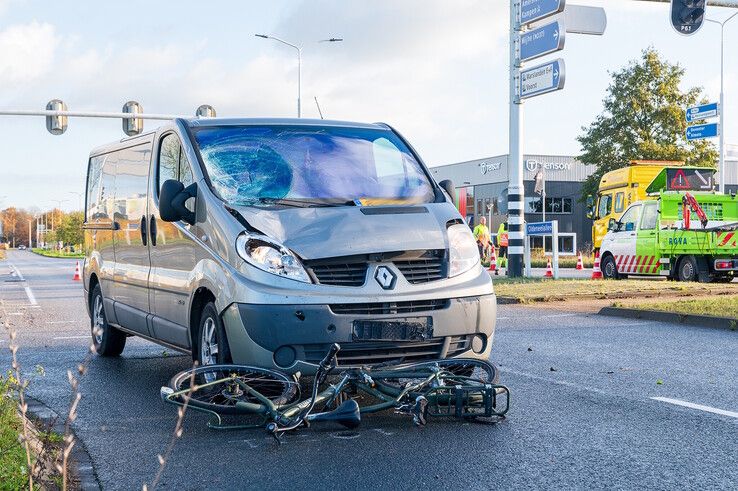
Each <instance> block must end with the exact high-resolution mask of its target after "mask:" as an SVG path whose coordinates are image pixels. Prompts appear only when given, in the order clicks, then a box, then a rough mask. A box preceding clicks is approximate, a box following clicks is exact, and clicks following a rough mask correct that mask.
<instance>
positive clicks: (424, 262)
mask: <svg viewBox="0 0 738 491" xmlns="http://www.w3.org/2000/svg"><path fill="white" fill-rule="evenodd" d="M394 264H395V266H397V269H399V270H400V272H401V273H402V275H403V276H404V277H405V279H406V280H407V281H408V283H412V284H414V285H415V284H419V283H428V282H429V281H436V280H440V279H441V278H443V276H444V274H443V258H442V257H429V258H420V259H413V260H410V261H395V262H394Z"/></svg>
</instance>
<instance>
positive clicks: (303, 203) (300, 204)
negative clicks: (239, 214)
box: [248, 196, 355, 208]
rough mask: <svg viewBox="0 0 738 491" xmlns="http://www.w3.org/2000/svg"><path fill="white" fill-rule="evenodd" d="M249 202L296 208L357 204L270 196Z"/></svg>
mask: <svg viewBox="0 0 738 491" xmlns="http://www.w3.org/2000/svg"><path fill="white" fill-rule="evenodd" d="M248 201H249V202H256V203H259V204H264V205H284V206H292V207H295V208H316V207H322V208H327V207H333V206H355V203H354V202H353V201H343V202H337V203H332V202H326V201H311V200H305V199H292V198H271V197H268V196H261V197H258V198H254V199H253V200H248Z"/></svg>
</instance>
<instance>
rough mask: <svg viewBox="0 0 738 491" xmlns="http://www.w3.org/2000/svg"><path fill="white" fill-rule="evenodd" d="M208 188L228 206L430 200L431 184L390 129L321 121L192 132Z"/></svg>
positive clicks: (415, 201) (410, 202)
mask: <svg viewBox="0 0 738 491" xmlns="http://www.w3.org/2000/svg"><path fill="white" fill-rule="evenodd" d="M194 134H195V140H196V144H197V146H198V147H199V150H200V154H201V155H202V160H203V163H204V164H205V168H206V170H207V172H208V176H209V177H210V181H211V183H212V186H213V188H214V190H215V191H216V192H217V193H218V194H219V195H220V197H221V198H222V199H223V200H225V201H226V202H228V203H230V204H234V205H252V204H258V203H271V202H283V203H292V204H294V203H298V204H305V205H321V204H324V205H335V204H349V205H352V204H356V205H377V204H391V203H405V204H414V203H428V202H430V201H432V200H433V198H434V196H435V195H434V191H433V187H432V185H431V183H430V181H429V180H428V177H427V175H426V174H425V172H424V171H423V168H422V166H421V165H420V164H419V163H418V161H417V160H416V159H415V158H414V157H413V154H412V153H411V152H410V150H409V149H408V148H407V146H406V145H405V144H404V143H403V142H402V140H400V138H398V137H397V135H395V134H394V133H393V132H391V131H388V130H378V129H369V128H350V127H349V128H345V127H323V126H282V125H274V126H220V127H212V128H208V127H205V128H198V129H195V130H194Z"/></svg>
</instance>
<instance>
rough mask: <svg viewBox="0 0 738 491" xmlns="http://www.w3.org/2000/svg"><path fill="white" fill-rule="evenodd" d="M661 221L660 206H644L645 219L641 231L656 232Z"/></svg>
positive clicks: (642, 220) (642, 221)
mask: <svg viewBox="0 0 738 491" xmlns="http://www.w3.org/2000/svg"><path fill="white" fill-rule="evenodd" d="M658 219H659V213H658V206H656V205H644V206H643V218H641V230H654V229H655V228H656V223H657V222H658Z"/></svg>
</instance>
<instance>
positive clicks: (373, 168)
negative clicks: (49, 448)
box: [83, 119, 496, 373]
mask: <svg viewBox="0 0 738 491" xmlns="http://www.w3.org/2000/svg"><path fill="white" fill-rule="evenodd" d="M450 191H453V186H452V185H451V182H450V181H444V182H442V183H441V184H440V185H439V184H437V183H436V182H434V181H433V179H432V177H431V175H430V173H429V172H428V169H427V168H426V167H425V165H424V164H423V163H422V161H421V160H420V158H419V157H418V156H417V154H416V153H415V151H414V150H413V149H412V147H410V146H409V145H408V144H407V143H406V142H405V140H404V139H403V138H402V136H400V135H399V134H398V133H397V132H396V131H394V130H393V129H392V128H391V127H389V126H387V125H385V124H359V123H346V122H329V121H322V120H319V121H311V120H279V119H269V120H255V119H207V120H198V119H194V120H184V119H177V120H175V121H174V122H173V123H171V124H168V125H165V126H163V127H161V128H159V129H158V130H157V131H156V132H152V133H147V134H144V135H139V136H136V137H132V138H128V139H124V140H122V141H120V142H117V143H113V144H110V145H106V146H103V147H100V148H98V149H96V150H94V151H93V152H92V153H91V155H90V159H89V168H88V180H87V198H86V216H85V225H84V228H85V247H86V254H87V256H86V259H85V261H84V269H83V273H84V274H83V276H84V287H85V295H86V299H87V304H88V308H89V311H90V316H91V324H92V331H93V338H94V345H95V347H96V349H97V351H98V353H99V354H101V355H118V354H120V353H121V352H122V351H123V349H124V346H125V341H126V337H127V336H131V335H135V336H141V337H143V338H146V339H149V340H151V341H155V342H157V343H160V344H162V345H165V346H168V347H171V348H174V349H178V350H182V351H186V352H191V353H192V355H193V358H194V359H196V360H198V361H199V362H200V364H203V365H209V364H215V363H237V364H248V365H256V366H258V367H264V368H272V369H279V370H282V371H287V372H295V371H301V372H303V373H311V372H314V370H315V367H316V365H317V363H319V362H320V360H321V359H322V357H323V355H324V354H325V352H326V351H327V349H328V347H330V346H331V345H332V344H333V343H336V342H338V343H340V344H341V346H342V350H341V353H340V354H339V360H340V362H341V364H342V365H348V366H351V365H364V364H372V363H378V362H384V361H390V360H404V361H421V360H428V359H437V358H447V357H458V356H466V357H476V358H481V359H486V358H487V357H488V356H489V352H490V349H491V344H492V339H493V335H494V330H495V317H496V299H495V295H494V292H493V288H492V283H491V280H490V277H489V275H488V274H487V272H486V271H484V269H483V268H482V267H481V266H480V262H479V253H478V250H477V247H476V244H475V242H474V238H473V236H472V234H471V231H470V230H469V227H467V226H466V224H465V223H464V222H463V220H462V218H461V216H460V215H459V213H458V211H457V210H456V208H455V207H454V204H453V203H452V202H451V199H450V197H449V196H451V195H452V194H451V193H450Z"/></svg>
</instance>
